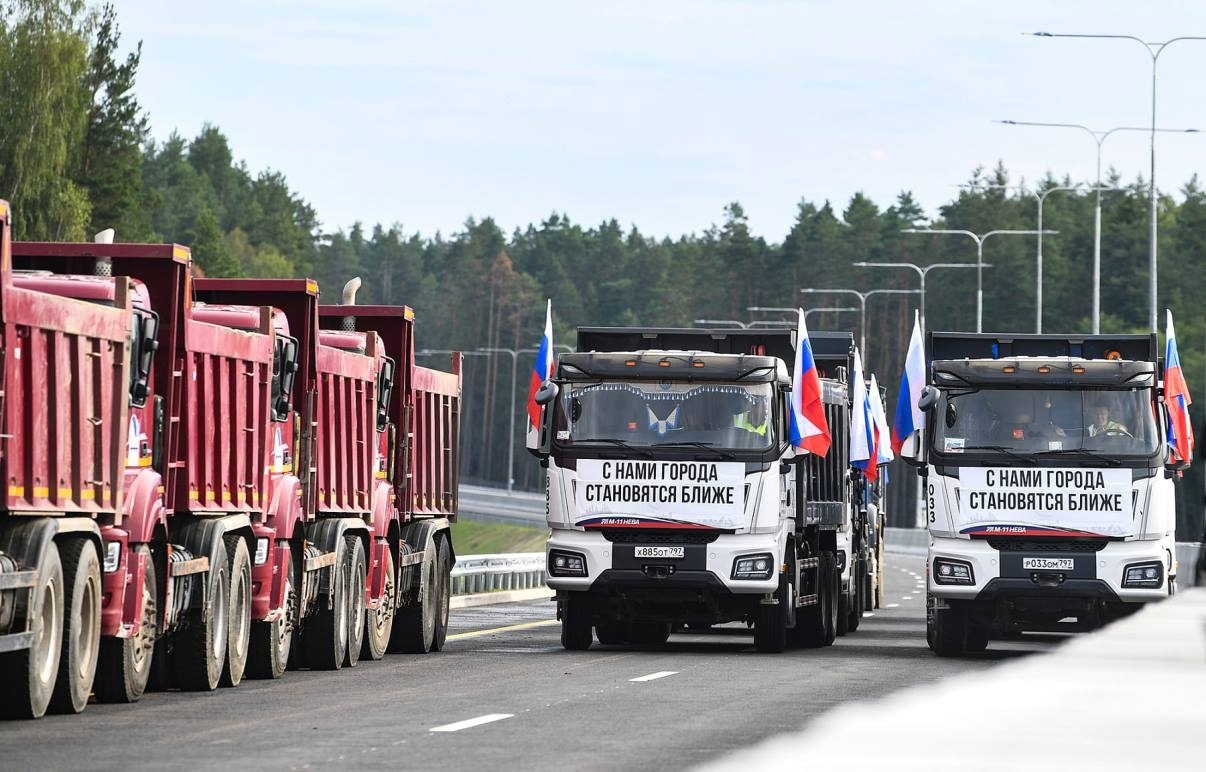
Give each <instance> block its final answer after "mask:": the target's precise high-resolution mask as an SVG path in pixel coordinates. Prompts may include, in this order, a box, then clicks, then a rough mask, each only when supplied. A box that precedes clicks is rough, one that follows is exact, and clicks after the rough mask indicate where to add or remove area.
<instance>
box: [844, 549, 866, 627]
mask: <svg viewBox="0 0 1206 772" xmlns="http://www.w3.org/2000/svg"><path fill="white" fill-rule="evenodd" d="M866 574H867V569H866V566H865V564H864V563H863V562H862V561H861V560H860V561H859V562H858V570H857V571H854V572H853V573H851V575H850V582H851V585H852V588H853V590H854V591H853V592H851V593H850V600H851V601H852V603H851V605H850V611H849V613H848V614H847V616H846V632H849V633H852V632H854V631H855V630H857V629H858V626H859V625H860V624H862V622H863V611H865V610H866V609H867V590H866V586H867V576H866Z"/></svg>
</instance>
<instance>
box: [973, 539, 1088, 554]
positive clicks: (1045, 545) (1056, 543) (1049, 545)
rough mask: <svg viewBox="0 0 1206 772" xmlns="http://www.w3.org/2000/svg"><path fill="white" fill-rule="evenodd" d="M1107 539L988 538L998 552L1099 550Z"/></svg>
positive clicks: (989, 544) (989, 543) (991, 545)
mask: <svg viewBox="0 0 1206 772" xmlns="http://www.w3.org/2000/svg"><path fill="white" fill-rule="evenodd" d="M1107 543H1109V539H1060V538H1052V539H1009V538H995V539H988V546H990V547H992V548H993V549H995V550H997V551H999V552H1100V551H1101V550H1102V548H1104V547H1105V545H1106V544H1107Z"/></svg>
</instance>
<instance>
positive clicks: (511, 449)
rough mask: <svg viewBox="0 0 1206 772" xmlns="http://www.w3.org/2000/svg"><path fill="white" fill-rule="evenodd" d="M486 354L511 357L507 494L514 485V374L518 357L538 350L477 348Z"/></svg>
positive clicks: (517, 364)
mask: <svg viewBox="0 0 1206 772" xmlns="http://www.w3.org/2000/svg"><path fill="white" fill-rule="evenodd" d="M478 351H481V352H483V353H486V354H510V355H511V428H510V432H509V438H510V439H509V441H508V444H507V493H510V492H511V488H512V487H513V486H514V485H515V374H516V372H518V370H519V355H520V354H532V353H535V352H536V351H539V349H534V348H521V349H513V348H486V347H482V348H479V349H478Z"/></svg>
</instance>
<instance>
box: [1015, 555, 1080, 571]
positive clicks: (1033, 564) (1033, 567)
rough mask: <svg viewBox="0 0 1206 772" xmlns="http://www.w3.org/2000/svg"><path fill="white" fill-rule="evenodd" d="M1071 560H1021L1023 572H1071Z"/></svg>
mask: <svg viewBox="0 0 1206 772" xmlns="http://www.w3.org/2000/svg"><path fill="white" fill-rule="evenodd" d="M1072 562H1073V561H1072V558H1022V569H1023V570H1025V571H1071V570H1072Z"/></svg>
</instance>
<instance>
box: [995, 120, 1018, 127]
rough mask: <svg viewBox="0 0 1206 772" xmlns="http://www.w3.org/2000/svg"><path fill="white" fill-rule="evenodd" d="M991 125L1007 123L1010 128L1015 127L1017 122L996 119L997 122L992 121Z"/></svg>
mask: <svg viewBox="0 0 1206 772" xmlns="http://www.w3.org/2000/svg"><path fill="white" fill-rule="evenodd" d="M993 123H1007V124H1009V125H1010V126H1017V125H1018V122H1017V121H1011V120H1009V119H1007V118H1001V119H997V120H995V121H993Z"/></svg>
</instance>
